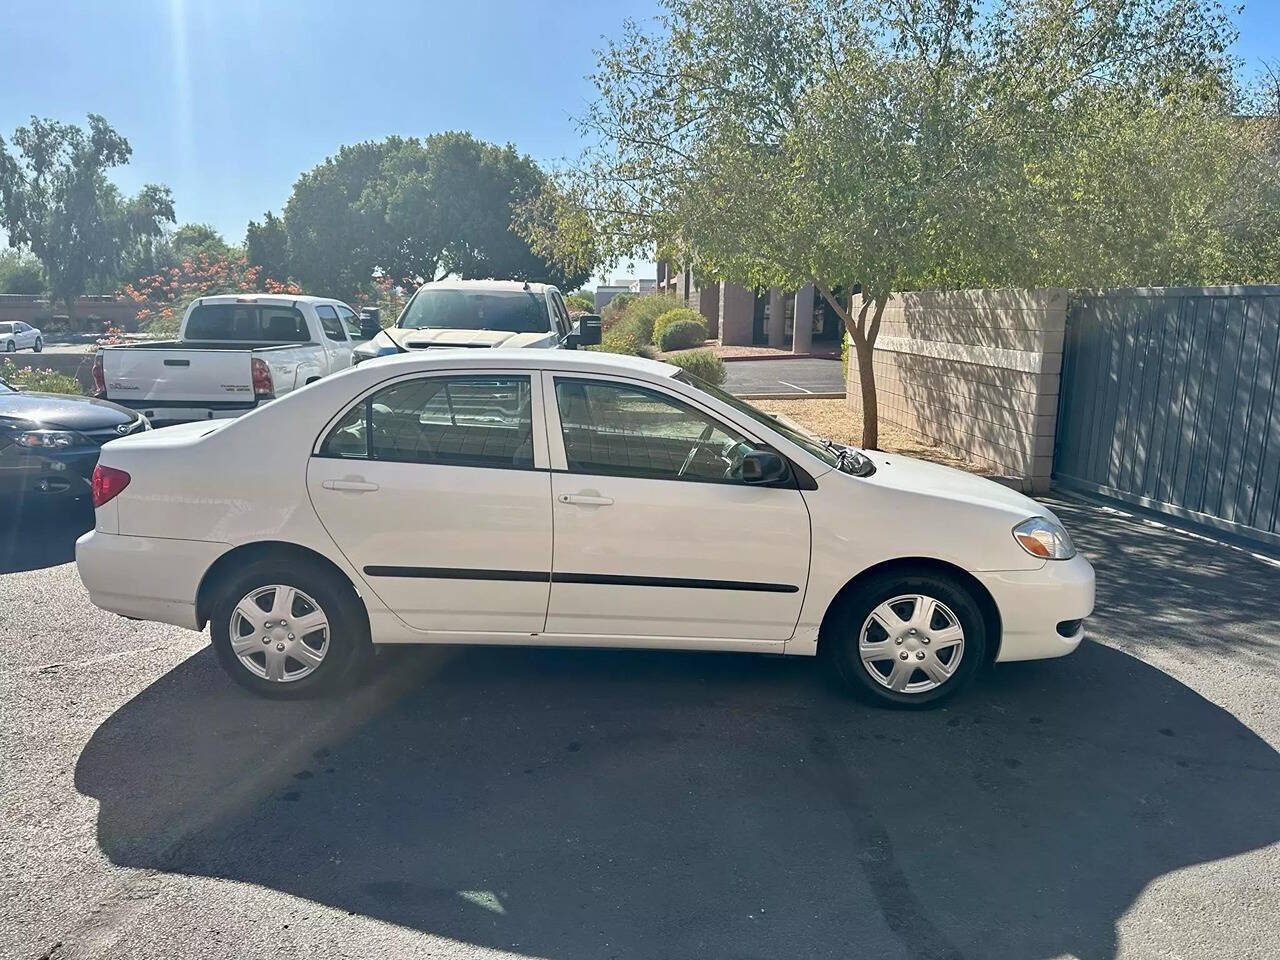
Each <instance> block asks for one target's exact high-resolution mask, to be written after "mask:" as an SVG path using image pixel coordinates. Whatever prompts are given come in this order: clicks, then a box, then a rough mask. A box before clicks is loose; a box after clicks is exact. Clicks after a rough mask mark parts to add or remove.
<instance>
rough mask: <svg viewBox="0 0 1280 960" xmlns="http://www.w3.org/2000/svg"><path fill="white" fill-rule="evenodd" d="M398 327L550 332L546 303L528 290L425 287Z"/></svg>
mask: <svg viewBox="0 0 1280 960" xmlns="http://www.w3.org/2000/svg"><path fill="white" fill-rule="evenodd" d="M396 326H399V327H408V328H410V329H414V330H420V329H422V328H424V327H435V328H443V329H446V330H503V331H506V332H508V333H549V332H550V330H551V317H550V316H549V315H548V314H547V300H546V298H545V297H544V296H543V295H542V294H540V293H533V292H531V291H529V290H474V291H472V290H458V289H450V290H430V289H427V288H425V287H424V288H423V289H421V290H419V291H418V292H417V294H415V295H414V298H413V299H412V300H410V301H409V305H408V306H407V307H405V310H404V315H403V316H402V317H401V318H400V322H399V323H398V324H396Z"/></svg>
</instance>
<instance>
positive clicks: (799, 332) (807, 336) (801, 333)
mask: <svg viewBox="0 0 1280 960" xmlns="http://www.w3.org/2000/svg"><path fill="white" fill-rule="evenodd" d="M813 294H814V290H813V284H812V283H806V284H805V285H804V286H803V287H801V288H800V289H799V290H797V291H796V314H795V321H794V323H793V325H792V331H793V332H792V334H791V352H792V353H812V352H813Z"/></svg>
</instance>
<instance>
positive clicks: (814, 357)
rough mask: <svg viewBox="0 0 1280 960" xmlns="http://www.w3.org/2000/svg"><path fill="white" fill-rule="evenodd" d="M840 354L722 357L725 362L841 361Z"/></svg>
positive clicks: (771, 354)
mask: <svg viewBox="0 0 1280 960" xmlns="http://www.w3.org/2000/svg"><path fill="white" fill-rule="evenodd" d="M839 359H840V355H839V354H838V353H837V354H834V355H832V354H829V353H781V354H775V353H766V354H763V355H761V356H750V355H748V356H745V357H721V358H720V360H721V361H722V362H724V363H742V362H744V361H747V360H836V361H839Z"/></svg>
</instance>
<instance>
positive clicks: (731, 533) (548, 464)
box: [76, 349, 1094, 706]
mask: <svg viewBox="0 0 1280 960" xmlns="http://www.w3.org/2000/svg"><path fill="white" fill-rule="evenodd" d="M93 493H94V503H95V506H96V508H97V520H96V526H95V529H94V530H93V531H91V532H89V533H87V534H86V535H85V536H83V537H82V538H81V539H80V541H79V542H78V544H77V548H76V560H77V562H78V564H79V570H80V576H81V578H82V579H83V580H84V583H85V585H86V586H87V587H88V589H89V593H90V596H91V597H92V599H93V602H94V603H96V604H97V605H98V606H100V607H103V608H104V609H107V610H111V611H115V612H116V613H120V614H123V615H125V616H128V617H135V618H141V619H144V620H159V621H162V622H165V623H173V624H178V625H179V626H183V627H188V628H191V629H203V627H204V625H205V624H206V623H209V624H210V625H211V633H212V636H213V645H214V648H215V650H216V652H217V655H218V657H219V659H220V660H221V662H222V664H223V666H224V667H225V668H226V669H227V671H228V672H229V673H230V674H231V676H232V677H234V678H235V679H236V680H237V681H239V682H240V683H241V684H243V685H244V686H246V687H248V688H249V689H250V690H252V691H254V692H256V693H260V694H263V695H266V696H276V697H294V696H304V695H309V694H313V693H318V692H321V691H328V690H333V689H337V688H338V687H340V686H342V685H345V684H348V683H351V682H353V681H354V680H355V678H356V677H358V676H359V674H360V672H361V670H362V668H363V666H364V665H365V663H366V662H367V660H368V659H369V655H370V653H371V652H372V649H373V645H374V644H402V643H447V644H459V643H474V644H547V645H557V646H566V645H567V646H593V647H650V648H662V649H681V650H732V651H752V652H760V653H774V654H791V655H800V656H812V655H815V654H822V655H823V656H824V659H825V660H826V662H827V663H829V664H830V666H831V667H832V668H833V669H834V670H835V671H836V673H837V674H838V675H839V676H840V677H841V678H842V679H843V680H844V681H845V683H847V684H848V686H849V687H850V688H851V689H852V690H853V691H854V692H856V693H858V694H861V695H863V696H864V697H866V698H868V699H870V700H873V701H876V702H879V703H882V704H887V705H891V706H923V705H926V704H936V703H938V702H940V701H941V700H942V699H944V698H946V697H948V696H950V695H951V694H954V693H955V692H956V691H957V690H959V689H960V688H962V687H963V686H964V685H965V684H966V683H968V682H969V681H970V680H972V679H973V677H974V675H975V674H976V673H978V672H979V670H980V669H981V668H982V667H984V666H985V665H986V664H988V663H990V662H991V661H993V660H999V661H1006V660H1029V659H1037V658H1044V657H1058V656H1062V655H1064V654H1068V653H1070V652H1071V651H1073V650H1075V649H1076V647H1077V646H1078V645H1079V643H1080V641H1081V639H1082V637H1083V636H1084V629H1083V620H1084V618H1085V617H1086V616H1088V614H1089V613H1090V612H1091V611H1092V609H1093V599H1094V576H1093V568H1092V567H1091V566H1090V565H1089V562H1088V561H1087V560H1086V559H1085V558H1084V557H1082V556H1080V555H1078V554H1077V553H1076V552H1075V549H1074V547H1073V546H1072V544H1071V539H1070V537H1068V535H1067V532H1066V531H1065V530H1064V529H1063V528H1062V526H1061V524H1060V523H1059V522H1058V520H1057V519H1056V518H1055V517H1054V515H1053V514H1052V513H1051V512H1050V511H1049V510H1047V509H1046V508H1045V507H1044V506H1043V505H1042V504H1039V503H1036V502H1035V501H1033V500H1030V499H1028V498H1026V497H1024V496H1022V495H1020V494H1018V493H1015V492H1013V491H1011V490H1008V489H1006V488H1005V487H1002V486H999V485H998V484H995V483H992V482H990V481H987V480H983V479H981V478H979V477H975V476H971V475H969V474H966V473H962V472H959V471H956V470H951V469H948V468H945V467H940V466H935V465H933V464H929V463H922V462H918V461H914V460H911V459H908V458H906V457H900V456H897V455H888V454H883V453H871V454H866V455H864V454H863V453H861V452H859V451H857V450H854V449H851V448H843V447H838V446H834V445H830V444H825V443H823V442H820V441H817V440H815V439H813V438H811V437H809V436H807V435H805V434H803V433H801V432H799V431H797V430H795V429H793V428H792V427H791V426H789V425H787V424H785V423H782V422H780V421H778V420H776V419H774V418H772V417H770V416H768V415H767V414H764V413H762V412H760V411H759V410H756V409H755V408H754V407H752V406H750V405H749V404H746V403H744V402H742V401H741V400H738V399H736V398H734V397H732V396H730V395H728V394H726V393H724V392H722V391H720V390H718V389H716V388H714V387H709V386H706V385H704V384H702V383H700V382H698V381H697V380H695V379H694V378H692V377H690V376H688V375H687V374H685V373H683V372H681V371H680V370H678V369H677V368H676V367H673V366H669V365H667V364H663V363H656V362H652V361H648V360H641V359H638V358H631V357H618V356H614V355H609V354H599V353H591V354H587V353H579V352H568V351H566V352H560V351H542V350H536V351H535V350H503V349H497V350H485V351H475V350H456V351H455V350H447V351H444V350H442V351H439V352H435V351H432V352H429V353H420V354H411V355H406V356H402V357H395V358H388V359H385V360H377V361H373V362H369V363H366V364H362V365H361V366H359V367H356V368H354V369H352V370H350V371H347V372H344V373H341V374H339V375H337V376H333V377H329V378H326V379H324V380H320V381H318V382H317V383H315V384H312V385H310V386H307V387H304V388H303V389H300V390H297V391H295V392H293V393H291V394H289V395H288V396H286V397H283V398H281V399H279V400H277V401H275V402H273V403H270V404H267V405H266V406H263V407H261V408H259V409H257V410H254V411H253V412H251V413H249V414H248V415H246V416H244V417H242V418H240V419H239V420H236V421H230V422H227V421H219V422H217V423H190V424H184V425H182V426H177V427H170V428H167V429H163V430H155V431H150V432H147V433H142V434H138V435H136V436H133V437H128V438H125V439H123V440H116V441H113V442H111V443H108V444H107V445H106V446H104V447H103V449H102V455H101V460H100V462H99V465H98V468H97V471H96V473H95V475H94V485H93Z"/></svg>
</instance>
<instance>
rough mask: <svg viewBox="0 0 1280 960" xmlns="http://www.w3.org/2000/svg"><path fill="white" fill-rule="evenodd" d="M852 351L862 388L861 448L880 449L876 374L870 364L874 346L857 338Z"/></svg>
mask: <svg viewBox="0 0 1280 960" xmlns="http://www.w3.org/2000/svg"><path fill="white" fill-rule="evenodd" d="M859 340H860V341H861V342H855V343H854V345H853V350H854V353H855V355H856V356H857V358H858V382H859V384H860V385H861V387H862V446H863V448H864V449H866V450H879V449H880V408H879V406H877V404H876V373H875V367H874V366H873V364H872V359H873V357H874V355H875V344H873V343H868V342H867V341H866V340H865V339H862V338H859Z"/></svg>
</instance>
